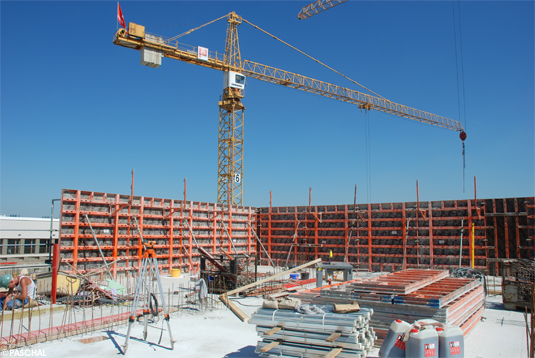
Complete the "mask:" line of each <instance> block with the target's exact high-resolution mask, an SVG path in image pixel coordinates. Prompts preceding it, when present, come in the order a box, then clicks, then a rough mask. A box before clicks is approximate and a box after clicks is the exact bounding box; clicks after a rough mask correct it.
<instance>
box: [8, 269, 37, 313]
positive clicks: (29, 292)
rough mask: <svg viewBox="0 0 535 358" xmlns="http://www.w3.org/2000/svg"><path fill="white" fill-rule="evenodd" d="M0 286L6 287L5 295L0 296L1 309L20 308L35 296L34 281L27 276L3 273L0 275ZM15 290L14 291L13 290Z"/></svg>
mask: <svg viewBox="0 0 535 358" xmlns="http://www.w3.org/2000/svg"><path fill="white" fill-rule="evenodd" d="M0 287H3V288H7V289H8V291H7V295H6V296H5V297H2V298H0V304H1V305H2V309H3V310H5V309H9V310H12V309H13V306H15V308H20V307H22V306H23V305H25V304H27V303H28V302H29V301H30V298H31V299H33V298H35V282H33V280H32V279H31V278H29V277H28V276H12V275H10V274H5V275H3V276H2V277H0ZM15 290H16V291H17V293H15V292H14V291H15Z"/></svg>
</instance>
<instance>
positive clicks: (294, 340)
mask: <svg viewBox="0 0 535 358" xmlns="http://www.w3.org/2000/svg"><path fill="white" fill-rule="evenodd" d="M319 308H321V310H323V311H324V312H325V313H318V314H305V313H297V312H295V311H292V310H276V309H267V308H260V309H258V310H257V311H256V313H255V314H253V316H252V317H251V319H250V320H249V323H250V324H255V325H256V331H257V333H258V335H259V336H260V337H261V338H262V340H261V341H259V342H258V344H257V347H256V353H258V354H260V355H261V356H271V355H273V356H284V357H312V358H315V357H326V356H329V357H335V356H336V357H340V358H344V357H352V358H364V357H366V356H367V355H368V354H369V352H370V350H371V349H372V348H373V346H374V343H375V339H376V336H375V333H374V331H373V329H372V328H371V327H370V326H369V322H370V318H371V316H372V314H373V310H372V309H361V310H360V311H359V312H352V313H334V312H333V311H332V309H333V307H332V305H330V306H320V307H319Z"/></svg>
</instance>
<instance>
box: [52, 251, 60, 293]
mask: <svg viewBox="0 0 535 358" xmlns="http://www.w3.org/2000/svg"><path fill="white" fill-rule="evenodd" d="M52 247H53V248H52V250H53V255H52V290H51V299H52V303H53V304H56V291H57V289H58V263H59V244H58V243H55V244H53V245H52Z"/></svg>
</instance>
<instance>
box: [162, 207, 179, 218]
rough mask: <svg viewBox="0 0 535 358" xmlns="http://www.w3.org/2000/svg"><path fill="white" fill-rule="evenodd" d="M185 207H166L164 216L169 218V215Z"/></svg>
mask: <svg viewBox="0 0 535 358" xmlns="http://www.w3.org/2000/svg"><path fill="white" fill-rule="evenodd" d="M166 209H167V210H169V214H167V215H165V210H166ZM182 209H183V208H182V207H178V208H172V209H171V208H164V209H163V213H164V218H166V219H168V218H169V217H171V216H172V215H173V214H174V213H176V212H177V211H180V210H182ZM175 219H176V218H175Z"/></svg>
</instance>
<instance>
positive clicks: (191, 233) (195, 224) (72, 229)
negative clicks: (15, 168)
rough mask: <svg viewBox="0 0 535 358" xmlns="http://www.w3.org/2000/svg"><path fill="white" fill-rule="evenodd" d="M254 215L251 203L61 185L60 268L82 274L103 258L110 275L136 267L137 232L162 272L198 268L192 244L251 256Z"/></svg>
mask: <svg viewBox="0 0 535 358" xmlns="http://www.w3.org/2000/svg"><path fill="white" fill-rule="evenodd" d="M86 216H87V217H86ZM134 218H135V219H136V220H134ZM88 219H89V222H88ZM254 219H255V209H254V208H251V207H242V206H230V207H228V206H227V205H224V206H222V205H218V204H214V203H204V202H195V201H183V200H174V199H160V198H150V197H143V196H133V195H121V194H110V193H98V192H92V191H81V190H69V189H64V190H63V191H62V197H61V220H60V225H61V229H60V251H61V257H62V264H61V269H62V270H64V271H75V270H76V271H79V272H87V271H89V270H92V269H96V268H99V267H102V266H103V265H104V261H106V263H111V264H112V265H111V266H112V269H111V272H112V275H113V276H114V277H115V276H116V275H117V273H119V272H125V271H132V270H139V267H140V264H141V259H142V257H141V256H142V250H143V248H142V244H141V236H142V237H143V238H144V239H146V240H151V241H155V242H156V245H155V246H154V248H155V251H156V256H157V258H158V261H159V265H158V266H159V267H160V268H163V269H165V270H170V269H171V268H175V267H176V268H178V267H185V268H189V269H193V268H198V265H199V263H200V260H199V253H198V252H197V250H196V245H197V244H198V245H199V246H200V247H202V248H203V249H204V250H206V251H208V252H211V253H218V252H221V251H226V252H229V253H239V254H243V253H246V254H254V253H255V252H256V246H255V242H254V236H253V233H252V231H251V229H250V228H251V226H253V227H254ZM136 221H137V224H136ZM138 225H139V227H138ZM91 229H92V230H91ZM140 233H141V235H140ZM95 236H96V240H95ZM195 241H196V243H195Z"/></svg>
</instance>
